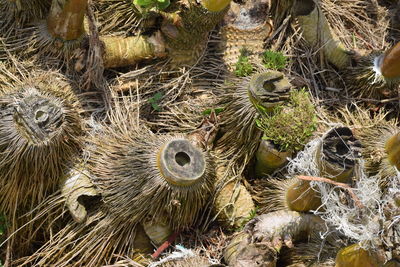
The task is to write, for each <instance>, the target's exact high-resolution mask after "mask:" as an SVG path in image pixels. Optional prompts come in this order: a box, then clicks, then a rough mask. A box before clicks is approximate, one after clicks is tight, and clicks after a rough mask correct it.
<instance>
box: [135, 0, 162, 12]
mask: <svg viewBox="0 0 400 267" xmlns="http://www.w3.org/2000/svg"><path fill="white" fill-rule="evenodd" d="M133 4H134V5H135V6H137V7H140V8H141V9H143V10H144V11H148V10H151V9H156V10H164V9H166V8H167V7H168V6H169V5H170V0H133Z"/></svg>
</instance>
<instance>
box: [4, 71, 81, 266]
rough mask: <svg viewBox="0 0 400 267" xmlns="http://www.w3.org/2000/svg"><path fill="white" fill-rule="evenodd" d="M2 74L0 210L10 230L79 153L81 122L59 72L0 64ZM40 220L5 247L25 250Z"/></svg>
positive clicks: (69, 88)
mask: <svg viewBox="0 0 400 267" xmlns="http://www.w3.org/2000/svg"><path fill="white" fill-rule="evenodd" d="M1 72H2V74H1V75H2V76H3V77H6V79H2V83H3V85H2V88H1V90H0V95H1V97H0V99H1V100H0V105H1V120H2V123H1V126H0V137H1V138H0V143H1V145H0V147H1V160H0V169H1V172H0V173H1V174H0V183H1V194H0V207H1V208H0V209H1V211H2V213H4V214H5V215H6V216H7V219H8V220H9V223H10V227H9V231H10V232H13V231H15V230H17V229H18V228H19V227H20V226H22V225H23V224H25V223H27V222H28V221H29V219H30V218H31V216H32V214H29V215H27V216H26V217H22V218H20V216H22V215H23V214H24V213H25V212H28V211H30V210H31V209H33V208H34V207H35V206H36V205H38V204H39V203H40V202H41V201H43V200H44V199H45V198H46V197H47V196H48V195H50V194H51V193H52V192H54V190H55V189H56V187H57V185H58V183H59V180H60V178H61V176H62V175H63V173H64V171H65V169H66V168H67V166H68V164H69V163H70V162H71V161H72V160H73V159H74V157H76V155H78V154H79V152H80V149H81V146H82V144H81V142H82V141H81V138H82V135H83V129H82V127H83V125H82V119H81V118H80V116H79V113H80V103H79V101H78V98H77V96H76V95H75V94H74V93H73V91H72V85H71V84H70V81H69V80H67V79H66V78H65V77H64V76H62V75H61V74H59V73H58V72H56V71H47V72H40V71H36V72H35V71H32V70H31V69H24V66H22V64H16V65H14V66H12V65H11V64H10V65H8V66H6V65H2V66H1ZM49 220H51V219H49ZM42 223H43V222H39V223H38V224H36V225H34V224H33V223H27V226H26V227H25V228H24V229H23V230H22V231H20V232H18V233H17V234H15V235H12V236H10V239H9V241H8V246H10V247H13V246H14V245H15V246H18V250H16V251H15V254H19V255H22V254H23V253H25V252H26V250H27V249H28V248H29V246H30V245H31V244H32V242H33V241H34V240H35V238H37V237H36V236H35V233H36V232H37V231H38V228H39V226H40V224H42ZM13 256H16V255H10V260H11V257H13Z"/></svg>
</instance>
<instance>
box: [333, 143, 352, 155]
mask: <svg viewBox="0 0 400 267" xmlns="http://www.w3.org/2000/svg"><path fill="white" fill-rule="evenodd" d="M336 153H338V154H339V155H345V154H347V153H349V148H348V147H347V146H346V144H345V143H343V142H339V143H337V144H336Z"/></svg>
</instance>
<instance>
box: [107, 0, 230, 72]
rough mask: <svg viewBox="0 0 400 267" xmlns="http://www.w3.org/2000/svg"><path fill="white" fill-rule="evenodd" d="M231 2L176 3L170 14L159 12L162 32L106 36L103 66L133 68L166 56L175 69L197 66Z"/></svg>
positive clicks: (190, 0)
mask: <svg viewBox="0 0 400 267" xmlns="http://www.w3.org/2000/svg"><path fill="white" fill-rule="evenodd" d="M229 2H230V0H228V1H223V2H221V3H222V4H221V3H214V2H208V1H204V2H203V3H198V2H195V1H192V0H189V1H181V2H178V3H176V5H175V3H174V5H173V6H174V7H173V8H172V10H171V12H160V15H161V17H162V21H161V23H160V25H159V26H158V27H159V29H158V30H156V31H153V32H152V33H150V34H146V33H143V34H139V35H136V36H129V37H119V36H105V37H103V38H102V41H103V43H104V47H105V51H104V53H105V55H104V56H105V62H104V66H105V67H106V68H112V67H122V66H128V65H134V64H136V63H138V62H139V61H142V60H143V59H150V58H161V57H164V56H165V55H167V56H168V58H169V59H170V62H169V64H170V67H172V68H180V67H181V66H182V65H193V64H195V63H196V62H197V61H198V59H199V58H200V57H201V56H202V54H203V53H204V50H205V49H206V46H207V43H208V35H209V33H210V31H211V30H213V28H214V27H215V26H216V25H217V23H218V22H219V21H220V20H221V19H222V17H223V15H224V14H225V13H226V11H227V9H228V8H227V6H228V5H229ZM219 4H221V5H219Z"/></svg>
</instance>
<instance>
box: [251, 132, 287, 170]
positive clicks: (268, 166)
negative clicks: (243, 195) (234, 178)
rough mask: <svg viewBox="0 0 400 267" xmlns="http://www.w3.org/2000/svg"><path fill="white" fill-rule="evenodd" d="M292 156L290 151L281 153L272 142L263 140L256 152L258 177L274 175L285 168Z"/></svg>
mask: <svg viewBox="0 0 400 267" xmlns="http://www.w3.org/2000/svg"><path fill="white" fill-rule="evenodd" d="M291 156H292V153H291V152H290V151H282V152H280V151H278V150H277V149H276V148H275V147H274V145H273V144H272V143H271V142H270V141H268V140H261V142H260V145H259V147H258V149H257V152H256V167H255V168H256V175H257V176H258V177H261V176H264V175H266V174H271V173H273V172H274V171H275V170H277V169H279V168H281V167H283V166H284V165H285V164H286V163H287V162H288V158H289V157H291Z"/></svg>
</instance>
